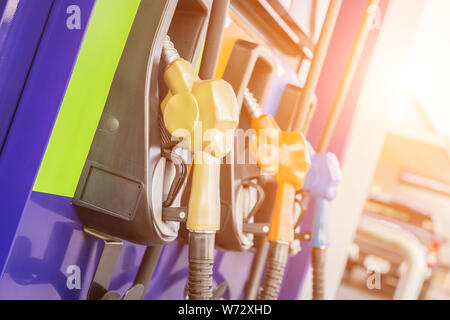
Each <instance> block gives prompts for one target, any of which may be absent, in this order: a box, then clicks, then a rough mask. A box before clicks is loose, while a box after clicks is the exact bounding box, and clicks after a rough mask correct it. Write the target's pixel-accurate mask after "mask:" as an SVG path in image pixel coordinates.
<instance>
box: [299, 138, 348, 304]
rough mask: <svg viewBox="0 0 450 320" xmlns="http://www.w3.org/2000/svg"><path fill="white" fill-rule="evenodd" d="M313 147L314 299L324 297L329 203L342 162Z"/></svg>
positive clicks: (310, 182) (309, 186) (309, 183)
mask: <svg viewBox="0 0 450 320" xmlns="http://www.w3.org/2000/svg"><path fill="white" fill-rule="evenodd" d="M309 147H310V154H311V158H312V165H311V168H310V170H309V172H308V175H307V176H306V180H305V185H304V188H305V189H306V190H308V191H309V193H310V195H311V196H312V197H313V198H314V220H313V228H312V234H311V245H312V259H311V264H312V269H313V290H312V293H313V299H314V300H323V299H324V298H325V261H326V249H327V248H328V247H329V245H330V232H329V224H330V217H329V203H330V201H332V200H333V199H334V198H335V197H336V191H337V187H338V185H339V182H340V181H341V170H340V166H339V160H338V159H337V157H336V156H335V155H334V154H333V153H322V154H316V153H315V151H314V150H313V149H312V147H311V146H309Z"/></svg>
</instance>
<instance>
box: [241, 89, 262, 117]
mask: <svg viewBox="0 0 450 320" xmlns="http://www.w3.org/2000/svg"><path fill="white" fill-rule="evenodd" d="M244 101H245V103H244V105H245V106H246V109H247V112H248V113H249V115H250V118H251V119H257V118H259V117H261V116H262V114H263V113H262V110H261V106H260V105H259V103H258V101H257V100H256V98H255V96H254V95H253V93H251V92H250V90H249V89H248V88H246V89H245V92H244Z"/></svg>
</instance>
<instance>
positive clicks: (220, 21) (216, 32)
mask: <svg viewBox="0 0 450 320" xmlns="http://www.w3.org/2000/svg"><path fill="white" fill-rule="evenodd" d="M229 5H230V0H214V1H213V3H212V8H211V14H210V16H209V24H208V31H207V32H206V42H205V47H204V49H203V54H202V62H201V65H200V71H199V76H200V78H201V79H204V80H208V79H213V78H214V73H215V71H216V65H217V59H218V58H219V53H220V44H221V42H222V36H223V31H224V26H225V20H226V18H227V12H228V7H229Z"/></svg>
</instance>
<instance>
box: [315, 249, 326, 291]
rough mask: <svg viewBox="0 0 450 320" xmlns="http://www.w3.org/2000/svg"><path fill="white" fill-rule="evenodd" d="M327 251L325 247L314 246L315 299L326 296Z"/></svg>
mask: <svg viewBox="0 0 450 320" xmlns="http://www.w3.org/2000/svg"><path fill="white" fill-rule="evenodd" d="M325 253H326V251H325V249H324V248H312V269H313V270H312V272H313V278H312V282H313V285H312V296H313V300H324V298H325Z"/></svg>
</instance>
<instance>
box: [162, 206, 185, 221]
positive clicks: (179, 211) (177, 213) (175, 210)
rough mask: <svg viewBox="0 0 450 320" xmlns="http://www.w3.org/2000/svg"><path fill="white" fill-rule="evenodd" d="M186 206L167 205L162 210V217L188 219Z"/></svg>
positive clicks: (179, 219)
mask: <svg viewBox="0 0 450 320" xmlns="http://www.w3.org/2000/svg"><path fill="white" fill-rule="evenodd" d="M186 212H187V208H186V207H165V208H163V211H162V219H163V220H165V221H177V222H185V221H186Z"/></svg>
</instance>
